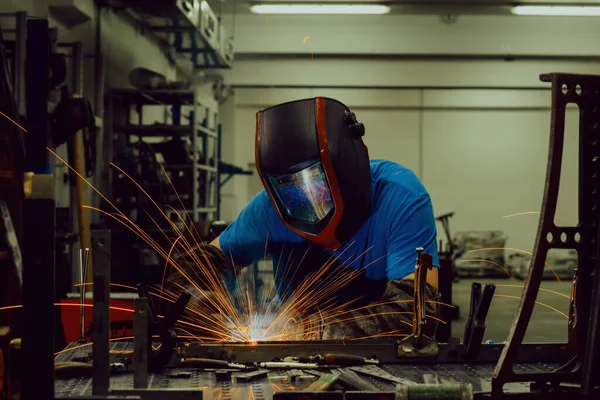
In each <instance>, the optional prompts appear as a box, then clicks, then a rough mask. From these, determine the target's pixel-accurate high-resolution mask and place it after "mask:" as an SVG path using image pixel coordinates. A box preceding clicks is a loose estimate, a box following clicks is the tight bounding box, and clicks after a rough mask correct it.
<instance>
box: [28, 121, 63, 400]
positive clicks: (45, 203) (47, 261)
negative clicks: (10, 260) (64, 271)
mask: <svg viewBox="0 0 600 400" xmlns="http://www.w3.org/2000/svg"><path fill="white" fill-rule="evenodd" d="M29 132H31V134H35V132H32V131H29ZM52 181H53V179H52ZM34 184H35V182H34ZM48 192H49V193H46V196H45V197H46V198H36V199H26V200H25V208H24V213H23V215H24V222H25V223H24V228H25V229H24V240H23V243H24V244H25V246H26V247H25V249H24V252H23V325H24V326H23V353H22V355H23V358H22V359H23V360H27V361H28V362H27V367H26V368H27V369H26V370H25V371H24V373H23V382H22V386H21V399H23V400H33V399H36V400H37V399H41V400H45V399H53V398H54V355H53V354H54V351H55V349H54V328H55V325H54V269H55V264H54V263H55V257H54V235H55V226H54V225H55V216H54V214H55V209H54V199H53V197H54V185H51V191H50V190H49V191H48ZM40 221H44V223H43V224H40ZM40 327H43V334H40Z"/></svg>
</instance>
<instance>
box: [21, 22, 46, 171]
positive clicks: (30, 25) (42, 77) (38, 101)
mask: <svg viewBox="0 0 600 400" xmlns="http://www.w3.org/2000/svg"><path fill="white" fill-rule="evenodd" d="M26 47H27V62H26V66H25V77H26V81H25V83H26V92H27V107H26V109H27V129H28V131H29V132H28V134H27V135H25V138H26V142H27V146H26V148H27V170H28V171H32V172H34V173H37V174H48V173H50V163H49V157H48V151H47V150H46V146H47V145H48V128H47V110H48V95H47V91H46V90H47V89H46V88H47V87H48V74H40V71H46V70H48V65H49V64H48V62H49V48H50V32H49V29H48V20H45V19H34V20H29V21H27V46H26Z"/></svg>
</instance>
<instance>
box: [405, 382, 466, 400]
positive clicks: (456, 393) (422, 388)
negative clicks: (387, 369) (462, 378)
mask: <svg viewBox="0 0 600 400" xmlns="http://www.w3.org/2000/svg"><path fill="white" fill-rule="evenodd" d="M429 399H430V400H439V399H444V400H473V386H471V384H470V383H467V384H457V383H445V384H433V385H429V384H424V383H418V384H410V385H397V386H396V400H429Z"/></svg>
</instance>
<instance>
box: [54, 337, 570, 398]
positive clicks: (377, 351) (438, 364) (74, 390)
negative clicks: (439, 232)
mask: <svg viewBox="0 0 600 400" xmlns="http://www.w3.org/2000/svg"><path fill="white" fill-rule="evenodd" d="M76 345H77V343H73V344H71V345H70V346H69V347H73V346H76ZM395 346H396V344H395V341H393V340H386V341H382V340H365V341H361V342H358V341H357V342H352V343H351V344H348V343H345V344H344V343H342V342H338V341H321V342H286V343H259V344H257V345H250V344H244V343H239V344H233V343H229V344H227V343H224V344H200V343H187V344H184V345H181V346H180V347H179V349H180V351H184V352H185V354H186V355H187V356H193V357H198V358H216V359H226V360H229V361H235V362H237V363H253V362H264V361H271V360H273V359H277V358H278V359H283V357H285V356H289V355H292V356H305V355H306V356H307V355H315V354H324V353H327V352H329V353H346V354H353V355H361V356H364V357H368V358H370V357H374V358H377V359H379V360H380V361H381V362H382V363H381V365H380V367H381V368H382V369H383V370H385V371H386V372H387V373H389V374H391V375H393V376H396V377H400V378H404V379H408V380H413V381H416V382H423V380H422V379H423V378H422V377H423V374H435V375H437V376H438V377H439V378H440V381H441V382H442V383H451V382H456V383H470V384H471V385H472V386H473V391H474V396H475V398H485V397H487V396H488V393H490V391H491V383H490V382H491V376H492V372H493V369H494V366H495V363H496V361H497V359H498V357H499V355H500V352H501V349H502V347H503V345H500V344H487V345H486V344H484V345H483V346H482V349H481V352H480V354H479V355H478V356H477V358H476V359H471V360H468V361H467V360H464V359H462V356H461V345H460V344H454V345H452V344H449V345H447V344H442V345H441V347H440V354H439V356H438V357H436V358H434V359H418V360H407V359H404V360H399V359H396V358H395V357H394V355H395ZM111 349H112V350H118V351H127V350H133V344H132V343H131V342H127V341H122V342H113V343H112V344H111ZM563 351H564V345H559V344H528V345H523V351H522V352H521V356H520V362H519V363H518V364H517V367H516V369H517V371H520V372H548V371H551V370H552V369H554V368H555V367H556V366H558V363H559V359H558V357H559V356H560V354H561V353H562V352H563ZM86 353H88V354H91V346H90V347H88V348H83V349H77V350H73V351H70V352H65V353H62V354H60V355H58V356H57V358H56V361H69V360H72V359H73V358H74V357H81V356H82V355H84V354H86ZM119 357H120V356H118V355H111V358H112V360H111V361H115V362H117V361H118V360H119ZM366 368H370V367H366ZM181 372H188V373H191V374H189V376H183V377H176V376H177V374H178V373H181ZM240 373H243V372H234V373H233V374H232V376H233V377H235V376H236V374H240ZM359 375H360V376H361V377H362V378H365V379H366V380H368V381H369V382H371V383H372V384H374V385H375V386H376V387H377V388H378V389H379V390H380V392H379V393H371V394H367V393H364V392H363V393H359V392H356V393H355V394H353V395H352V394H350V393H353V392H346V396H345V397H344V394H343V393H341V392H323V394H327V396H328V397H327V398H331V399H335V398H339V399H352V398H355V399H356V398H360V399H366V400H368V399H382V398H388V399H394V392H395V385H394V384H391V383H390V382H387V381H386V380H382V379H378V378H375V377H372V376H368V375H363V374H360V373H359ZM310 383H311V381H309V380H305V381H303V382H302V383H297V382H292V381H291V380H290V378H289V377H288V375H287V373H286V371H284V370H272V371H271V372H269V374H268V378H266V379H260V380H256V381H251V382H245V383H232V381H231V380H226V381H218V380H217V379H216V376H215V373H214V371H211V370H200V369H194V368H177V369H171V370H165V371H164V372H162V373H159V374H152V373H151V374H149V385H148V389H149V390H153V389H154V390H157V392H155V393H156V394H155V395H154V396H153V397H152V398H159V397H160V398H165V399H167V398H168V399H173V400H177V399H179V398H185V399H188V398H194V399H222V400H227V399H256V400H261V399H265V400H267V399H288V398H289V399H300V398H302V397H299V394H300V393H299V392H300V391H302V390H304V389H305V388H306V387H307V386H308V385H309V384H310ZM110 387H111V392H113V393H114V394H119V393H120V392H119V391H121V390H128V391H129V390H134V386H133V373H123V374H119V375H113V376H111V378H110ZM55 388H56V398H73V397H77V396H90V395H91V389H92V385H91V378H84V379H81V378H77V379H57V380H56V382H55ZM184 388H188V389H189V388H193V389H198V391H197V392H193V394H192V393H187V394H186V395H182V394H180V395H176V394H175V393H173V392H170V391H169V389H171V390H173V389H184ZM506 391H507V392H509V393H515V394H518V393H529V391H530V387H529V384H528V383H511V384H508V385H507V386H506ZM179 396H181V397H179ZM352 396H355V397H352ZM356 396H357V397H356ZM382 396H387V397H382ZM142 398H143V397H142ZM304 398H310V397H304Z"/></svg>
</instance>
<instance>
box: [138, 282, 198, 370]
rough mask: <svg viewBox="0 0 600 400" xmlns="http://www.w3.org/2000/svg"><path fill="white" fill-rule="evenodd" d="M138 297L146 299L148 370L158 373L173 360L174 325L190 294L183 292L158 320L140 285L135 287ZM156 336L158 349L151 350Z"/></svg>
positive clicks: (144, 287) (182, 311)
mask: <svg viewBox="0 0 600 400" xmlns="http://www.w3.org/2000/svg"><path fill="white" fill-rule="evenodd" d="M137 290H138V296H139V297H145V298H147V299H148V319H149V321H148V322H149V329H148V342H147V343H148V355H149V356H148V370H149V371H151V372H158V371H160V370H161V369H162V368H163V367H165V366H167V365H168V364H169V362H170V361H171V360H172V359H173V356H174V354H175V347H176V346H177V333H176V332H175V323H176V322H177V320H178V319H179V318H181V316H182V315H183V313H184V311H185V308H186V307H187V305H188V303H189V301H190V299H191V297H192V294H191V293H190V292H188V291H184V292H183V293H182V294H181V295H180V296H179V298H178V299H177V300H176V301H175V302H174V303H173V304H171V306H170V307H169V308H168V310H167V312H166V313H165V316H164V317H163V318H159V317H158V314H157V313H156V309H155V308H154V304H153V303H152V300H151V298H150V293H149V292H148V288H147V287H146V285H144V284H142V283H140V284H138V285H137ZM154 335H158V337H159V342H160V348H159V349H158V350H153V348H152V343H153V342H152V338H153V336H154Z"/></svg>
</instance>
